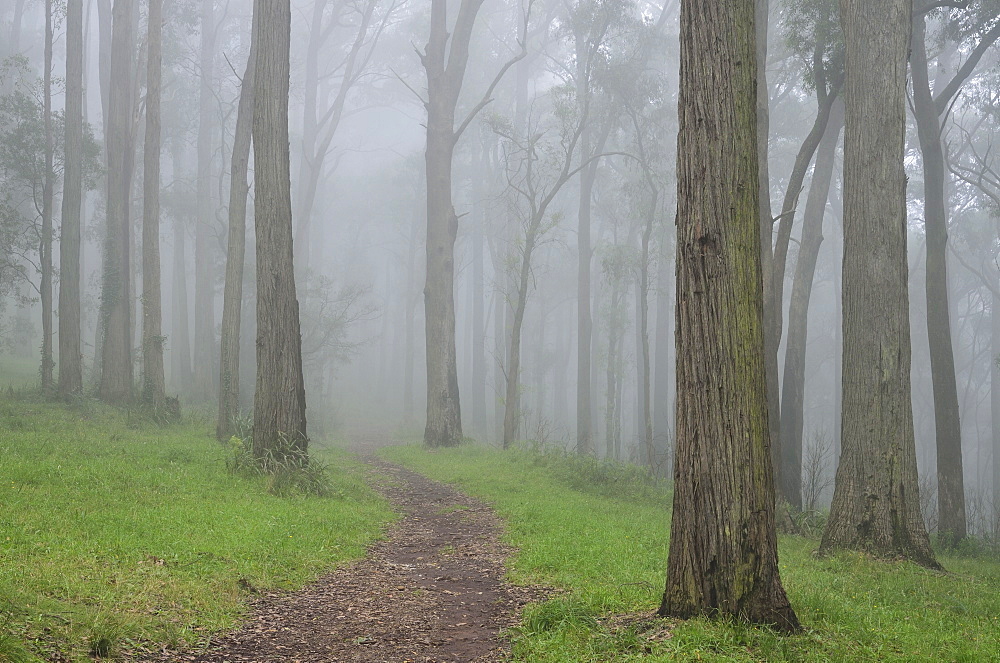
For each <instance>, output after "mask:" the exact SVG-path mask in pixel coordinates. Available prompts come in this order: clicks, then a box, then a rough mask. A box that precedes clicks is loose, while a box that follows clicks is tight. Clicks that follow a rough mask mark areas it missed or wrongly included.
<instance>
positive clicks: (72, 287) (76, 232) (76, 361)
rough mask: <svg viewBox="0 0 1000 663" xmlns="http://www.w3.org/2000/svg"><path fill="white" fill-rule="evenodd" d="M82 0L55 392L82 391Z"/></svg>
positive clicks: (69, 105) (72, 69)
mask: <svg viewBox="0 0 1000 663" xmlns="http://www.w3.org/2000/svg"><path fill="white" fill-rule="evenodd" d="M83 54H84V49H83V0H68V2H67V4H66V110H65V115H66V118H65V132H66V136H65V139H64V141H65V147H64V151H65V154H66V158H65V166H64V170H63V176H64V178H65V181H64V183H63V198H62V224H61V230H60V240H59V273H60V275H61V278H60V279H59V393H60V395H62V396H63V397H64V398H66V397H68V396H71V395H73V394H78V393H80V392H81V391H83V357H82V355H81V352H80V335H81V331H80V279H81V273H80V271H81V270H80V227H81V225H82V224H81V216H82V210H83V57H84V56H83Z"/></svg>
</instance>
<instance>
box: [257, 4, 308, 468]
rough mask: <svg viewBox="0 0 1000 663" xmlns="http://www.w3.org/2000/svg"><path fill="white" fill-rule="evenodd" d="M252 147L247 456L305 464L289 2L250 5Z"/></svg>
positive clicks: (304, 407) (264, 461)
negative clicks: (253, 344)
mask: <svg viewBox="0 0 1000 663" xmlns="http://www.w3.org/2000/svg"><path fill="white" fill-rule="evenodd" d="M254 19H255V20H254V26H255V28H256V29H255V30H254V33H253V37H252V43H253V44H254V46H253V48H254V49H255V55H256V57H255V62H254V78H255V88H256V92H255V94H254V114H253V145H254V171H255V187H256V192H257V195H256V196H255V198H254V209H255V215H254V218H255V222H256V223H255V225H256V236H257V390H256V393H255V396H254V418H253V453H254V456H255V457H256V458H257V459H258V460H259V461H261V462H263V463H265V464H266V463H267V462H269V461H270V460H272V459H275V460H282V459H289V460H296V461H299V462H304V461H305V459H306V456H305V454H306V451H307V445H308V436H307V433H306V391H305V384H304V382H303V378H302V336H301V333H300V330H299V302H298V299H297V298H296V295H295V268H294V261H293V258H292V255H293V254H292V196H291V177H290V167H289V155H288V86H289V67H290V65H289V50H290V45H291V21H292V19H291V6H290V3H289V0H256V1H255V3H254Z"/></svg>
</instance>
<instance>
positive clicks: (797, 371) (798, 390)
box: [781, 102, 844, 509]
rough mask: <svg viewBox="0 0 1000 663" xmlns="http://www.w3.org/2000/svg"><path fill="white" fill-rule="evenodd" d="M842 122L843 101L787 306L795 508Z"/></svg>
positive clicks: (790, 496)
mask: <svg viewBox="0 0 1000 663" xmlns="http://www.w3.org/2000/svg"><path fill="white" fill-rule="evenodd" d="M843 126H844V109H843V103H842V102H841V103H839V104H837V105H836V106H835V107H834V109H833V112H832V114H831V118H830V123H829V124H828V125H827V128H826V133H825V134H824V135H823V140H822V141H821V142H820V144H819V148H818V151H817V153H816V165H815V167H814V168H813V175H812V184H810V186H809V197H808V199H807V200H806V209H805V213H804V214H803V218H802V240H801V241H800V242H799V257H798V260H797V261H796V263H795V278H794V281H793V282H792V299H791V303H790V304H789V306H788V346H787V348H786V350H785V367H784V371H785V377H784V380H783V381H782V383H781V436H782V440H783V444H782V445H781V452H782V465H783V466H784V467H783V468H782V472H781V477H782V480H783V486H782V496H783V497H784V498H785V499H786V500H788V502H789V504H791V505H792V506H794V507H795V508H797V509H801V508H802V507H803V501H802V451H803V444H802V437H803V435H802V433H803V413H802V411H803V399H804V396H805V384H806V338H807V336H808V321H809V300H810V298H811V297H812V290H813V277H814V276H815V274H816V262H817V260H818V259H819V248H820V245H821V244H822V243H823V217H824V215H825V213H826V203H827V198H828V197H829V195H830V185H831V182H832V181H833V171H834V166H835V161H836V156H837V143H838V142H839V140H840V133H841V129H843Z"/></svg>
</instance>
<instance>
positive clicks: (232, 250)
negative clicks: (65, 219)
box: [215, 40, 256, 440]
mask: <svg viewBox="0 0 1000 663" xmlns="http://www.w3.org/2000/svg"><path fill="white" fill-rule="evenodd" d="M255 56H256V53H255V52H254V45H253V43H252V40H251V45H250V57H249V58H248V59H247V66H246V71H245V72H244V73H243V83H242V85H241V87H240V103H239V106H238V108H237V110H236V135H235V136H234V137H233V158H232V161H231V163H230V173H231V175H230V179H229V247H228V251H227V252H226V286H225V291H224V293H223V300H222V350H221V353H220V361H219V416H218V420H217V422H216V425H215V436H216V437H217V438H218V439H219V440H226V439H228V438H229V436H230V435H231V434H232V430H233V420H234V419H235V418H236V417H237V415H239V411H240V320H241V315H242V309H243V266H244V262H245V260H246V244H247V238H246V234H247V194H248V193H249V192H250V185H249V182H248V181H247V170H248V165H249V162H250V143H251V139H252V131H253V109H254V105H255V101H254V79H255V75H254V57H255Z"/></svg>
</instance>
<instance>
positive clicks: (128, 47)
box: [98, 0, 135, 403]
mask: <svg viewBox="0 0 1000 663" xmlns="http://www.w3.org/2000/svg"><path fill="white" fill-rule="evenodd" d="M133 9H134V7H133V6H132V3H131V2H130V1H127V0H115V3H114V8H113V10H112V33H111V72H110V80H111V89H110V91H109V109H108V134H107V139H106V143H107V153H108V159H107V163H108V172H107V182H108V195H107V234H106V236H105V242H104V275H103V283H102V289H101V317H102V320H101V323H102V326H103V329H104V334H103V336H104V344H103V352H102V355H101V359H102V366H101V381H100V386H99V388H98V393H99V394H100V396H101V398H102V399H104V400H106V401H109V402H113V403H123V402H126V401H128V400H131V398H132V388H133V384H132V380H133V377H132V320H131V305H130V301H129V293H130V292H131V288H130V277H131V269H130V264H131V245H132V240H131V238H132V224H131V223H130V221H129V191H130V190H131V181H132V167H131V166H132V164H131V156H130V153H131V149H132V101H133V96H132V64H131V62H132V58H133V57H134V55H135V26H134V23H133Z"/></svg>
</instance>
